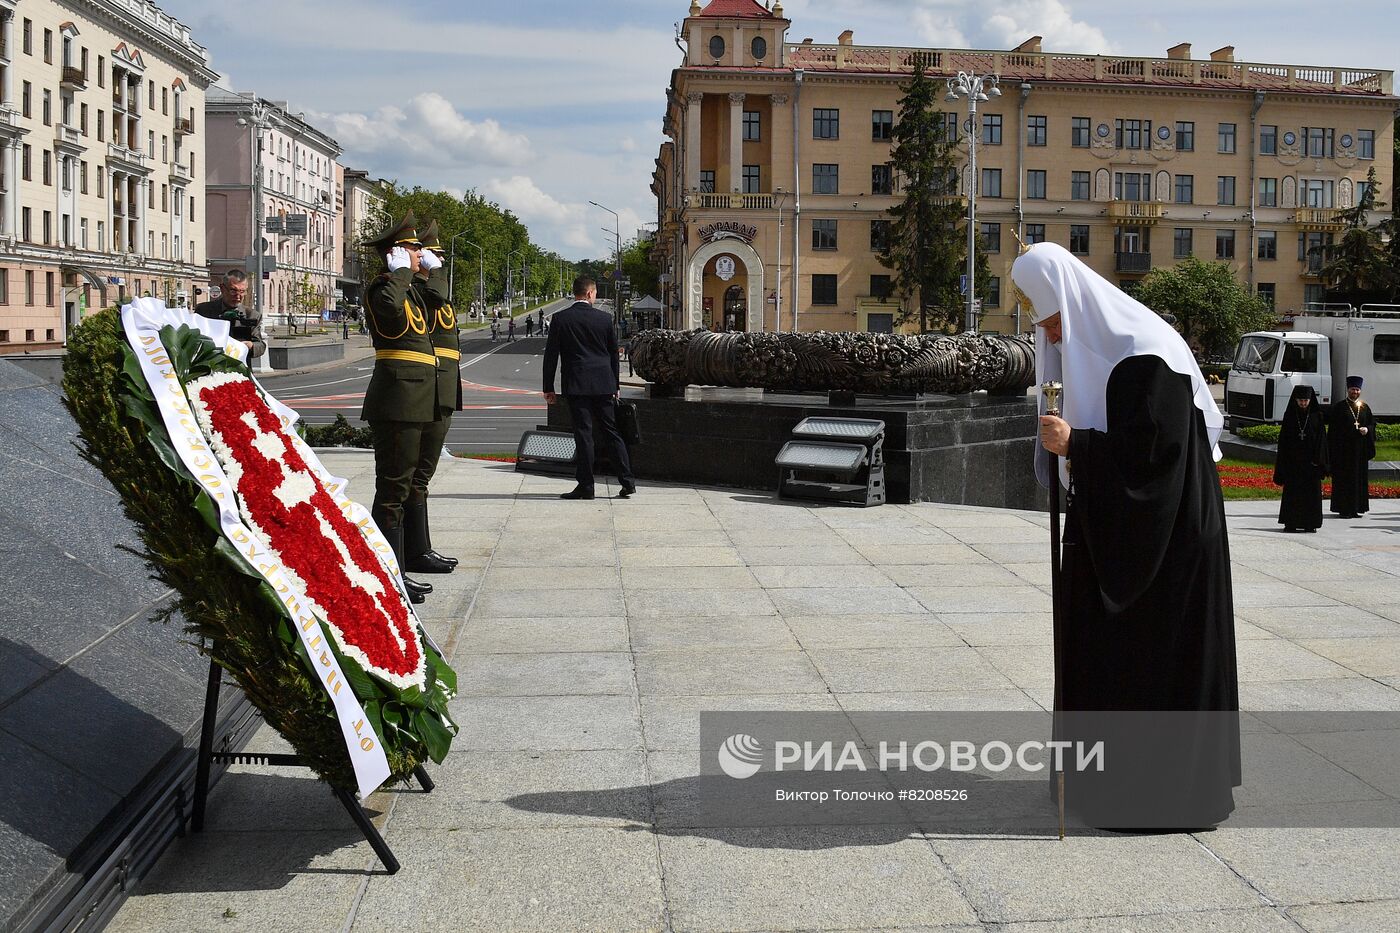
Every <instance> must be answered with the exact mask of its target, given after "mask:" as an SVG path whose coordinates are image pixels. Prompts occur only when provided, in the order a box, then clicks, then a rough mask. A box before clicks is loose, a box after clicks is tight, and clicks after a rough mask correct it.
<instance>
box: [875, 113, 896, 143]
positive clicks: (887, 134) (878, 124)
mask: <svg viewBox="0 0 1400 933" xmlns="http://www.w3.org/2000/svg"><path fill="white" fill-rule="evenodd" d="M870 138H871V139H872V140H874V141H876V142H882V141H884V140H887V139H893V138H894V111H893V110H872V111H870Z"/></svg>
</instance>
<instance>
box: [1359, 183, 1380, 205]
mask: <svg viewBox="0 0 1400 933" xmlns="http://www.w3.org/2000/svg"><path fill="white" fill-rule="evenodd" d="M1379 187H1380V182H1376V184H1374V185H1372V184H1370V183H1369V182H1364V181H1358V182H1357V183H1356V203H1357V204H1360V203H1361V202H1362V201H1365V200H1366V198H1368V197H1375V195H1376V191H1375V190H1373V189H1377V188H1379Z"/></svg>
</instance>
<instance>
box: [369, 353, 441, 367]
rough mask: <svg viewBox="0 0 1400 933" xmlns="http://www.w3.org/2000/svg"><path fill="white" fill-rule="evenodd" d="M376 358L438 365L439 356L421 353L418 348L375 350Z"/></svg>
mask: <svg viewBox="0 0 1400 933" xmlns="http://www.w3.org/2000/svg"><path fill="white" fill-rule="evenodd" d="M374 358H375V359H376V360H406V361H407V362H409V363H423V364H424V365H426V366H433V367H436V366H437V357H435V356H432V355H431V354H428V353H419V352H418V351H416V350H375V351H374Z"/></svg>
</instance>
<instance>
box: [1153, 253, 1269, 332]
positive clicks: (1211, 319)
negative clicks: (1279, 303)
mask: <svg viewBox="0 0 1400 933" xmlns="http://www.w3.org/2000/svg"><path fill="white" fill-rule="evenodd" d="M1133 297H1135V298H1136V299H1137V300H1138V301H1140V302H1142V303H1143V304H1145V305H1147V306H1148V307H1149V308H1151V309H1152V310H1153V311H1156V312H1157V313H1158V314H1163V315H1165V314H1170V315H1171V316H1172V317H1174V318H1175V319H1176V329H1177V330H1178V331H1180V333H1181V336H1182V337H1183V338H1185V340H1186V342H1187V343H1188V344H1190V345H1191V347H1192V349H1194V350H1201V351H1204V352H1205V353H1207V354H1211V355H1215V354H1221V353H1229V351H1230V350H1231V349H1232V348H1233V347H1234V346H1235V344H1236V343H1238V342H1239V339H1240V335H1241V334H1245V333H1248V332H1249V331H1252V330H1265V329H1267V328H1269V327H1272V326H1273V325H1274V323H1275V322H1276V321H1277V315H1275V313H1274V311H1273V309H1272V308H1270V307H1269V304H1268V302H1267V301H1265V300H1264V299H1263V298H1260V297H1259V296H1258V295H1255V294H1251V293H1250V291H1249V289H1248V288H1247V287H1245V286H1244V285H1242V284H1240V282H1239V281H1238V280H1237V279H1236V278H1235V273H1234V270H1232V269H1231V268H1230V265H1229V263H1224V262H1202V261H1201V260H1199V259H1196V258H1195V257H1191V258H1188V259H1183V260H1182V261H1181V262H1179V263H1177V264H1176V265H1175V266H1160V267H1158V268H1156V269H1153V270H1152V271H1151V272H1149V273H1148V274H1147V275H1146V276H1145V277H1144V278H1143V280H1142V284H1141V285H1139V286H1138V288H1137V290H1136V291H1135V292H1134V293H1133Z"/></svg>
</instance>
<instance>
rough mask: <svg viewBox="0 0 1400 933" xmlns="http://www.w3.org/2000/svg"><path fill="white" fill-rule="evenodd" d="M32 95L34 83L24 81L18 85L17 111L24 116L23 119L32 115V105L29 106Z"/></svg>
mask: <svg viewBox="0 0 1400 933" xmlns="http://www.w3.org/2000/svg"><path fill="white" fill-rule="evenodd" d="M33 97H34V85H32V84H30V83H29V82H28V81H25V82H24V83H23V84H22V85H20V91H19V112H20V114H21V115H22V116H24V117H25V119H28V118H29V117H31V116H33V113H32V111H33V107H32V106H31V101H32V100H33Z"/></svg>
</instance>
